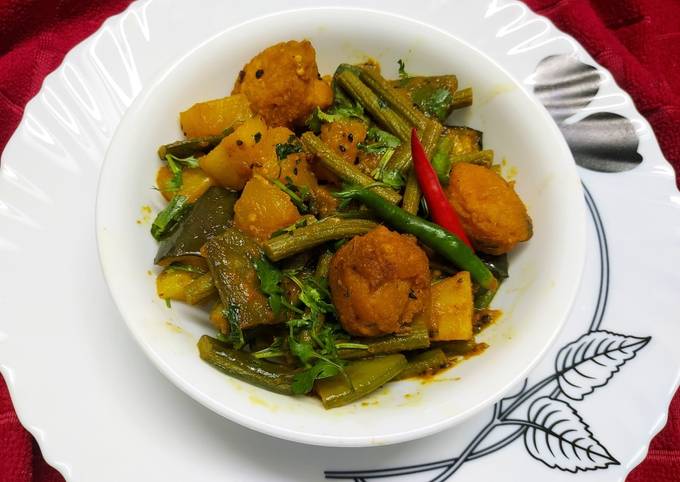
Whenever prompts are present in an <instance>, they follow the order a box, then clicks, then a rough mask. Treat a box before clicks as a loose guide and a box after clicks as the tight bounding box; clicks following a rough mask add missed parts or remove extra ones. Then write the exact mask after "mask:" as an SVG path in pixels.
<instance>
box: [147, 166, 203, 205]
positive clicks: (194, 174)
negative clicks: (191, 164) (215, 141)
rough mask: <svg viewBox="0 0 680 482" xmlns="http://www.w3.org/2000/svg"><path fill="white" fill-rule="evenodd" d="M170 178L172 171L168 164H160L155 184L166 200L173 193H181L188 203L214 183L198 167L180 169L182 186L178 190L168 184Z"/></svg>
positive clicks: (169, 198)
mask: <svg viewBox="0 0 680 482" xmlns="http://www.w3.org/2000/svg"><path fill="white" fill-rule="evenodd" d="M171 180H172V172H170V169H169V168H168V166H161V167H160V168H159V169H158V173H157V174H156V186H158V190H159V191H160V193H161V194H162V195H163V197H164V198H165V199H166V200H167V201H170V200H171V199H172V198H173V196H174V195H175V194H181V195H182V196H186V197H187V198H188V200H189V202H190V203H194V202H196V200H197V199H198V198H199V197H201V196H202V195H203V193H205V192H206V191H207V190H208V188H209V187H210V186H214V185H215V181H214V180H213V179H212V178H211V177H210V176H208V175H207V174H206V173H205V172H203V170H202V169H200V168H189V169H184V170H182V187H180V188H179V190H178V191H175V190H173V188H172V187H171V186H170V181H171Z"/></svg>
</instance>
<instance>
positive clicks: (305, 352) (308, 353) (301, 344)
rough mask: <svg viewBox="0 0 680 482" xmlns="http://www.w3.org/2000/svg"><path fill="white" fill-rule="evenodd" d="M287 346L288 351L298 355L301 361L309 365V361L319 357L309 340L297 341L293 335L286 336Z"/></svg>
mask: <svg viewBox="0 0 680 482" xmlns="http://www.w3.org/2000/svg"><path fill="white" fill-rule="evenodd" d="M288 346H289V347H290V352H291V353H292V354H293V355H295V356H296V357H298V358H299V359H300V361H301V362H302V363H304V364H305V365H306V366H309V364H310V362H311V361H312V360H313V359H315V358H318V357H319V354H318V353H316V351H314V347H313V346H312V344H311V343H310V342H306V341H298V340H296V339H295V338H294V337H292V336H289V337H288Z"/></svg>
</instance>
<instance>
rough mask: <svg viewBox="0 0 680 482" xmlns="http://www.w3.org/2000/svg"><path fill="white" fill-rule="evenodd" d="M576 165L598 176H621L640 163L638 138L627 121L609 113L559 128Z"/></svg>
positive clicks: (594, 115) (592, 116)
mask: <svg viewBox="0 0 680 482" xmlns="http://www.w3.org/2000/svg"><path fill="white" fill-rule="evenodd" d="M560 130H561V131H562V134H564V137H565V139H566V140H567V144H569V148H570V149H571V153H572V154H573V155H574V159H575V160H576V164H578V165H579V166H581V167H585V168H587V169H591V170H593V171H599V172H621V171H628V170H629V169H633V168H634V167H635V166H637V165H638V164H640V163H641V162H642V156H641V155H640V154H638V151H637V149H638V144H639V140H638V136H637V134H636V133H635V128H634V127H633V124H632V123H631V122H630V120H628V119H627V118H625V117H623V116H620V115H618V114H612V113H611V112H598V113H596V114H591V115H589V116H587V117H585V118H583V119H581V120H580V121H578V122H575V123H573V124H563V125H561V126H560Z"/></svg>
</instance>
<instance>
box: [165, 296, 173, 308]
mask: <svg viewBox="0 0 680 482" xmlns="http://www.w3.org/2000/svg"><path fill="white" fill-rule="evenodd" d="M165 306H167V307H168V308H172V302H171V301H170V298H165Z"/></svg>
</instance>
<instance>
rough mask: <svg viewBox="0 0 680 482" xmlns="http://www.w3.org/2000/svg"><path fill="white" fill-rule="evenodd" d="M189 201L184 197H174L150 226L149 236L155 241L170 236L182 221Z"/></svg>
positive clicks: (188, 207)
mask: <svg viewBox="0 0 680 482" xmlns="http://www.w3.org/2000/svg"><path fill="white" fill-rule="evenodd" d="M188 201H189V199H188V198H187V197H186V196H182V195H178V196H174V197H173V198H172V199H171V200H170V202H169V203H168V205H167V206H165V209H163V210H162V211H161V212H159V213H158V215H157V216H156V219H155V220H154V222H153V224H152V225H151V236H153V237H154V238H155V239H156V241H160V240H161V238H163V237H165V236H167V235H168V234H170V233H171V232H172V231H173V230H174V229H175V227H177V225H178V224H179V222H180V221H181V220H182V218H183V217H184V215H185V214H186V213H187V211H188V210H189V209H190V208H191V205H190V204H189V202H188Z"/></svg>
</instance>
